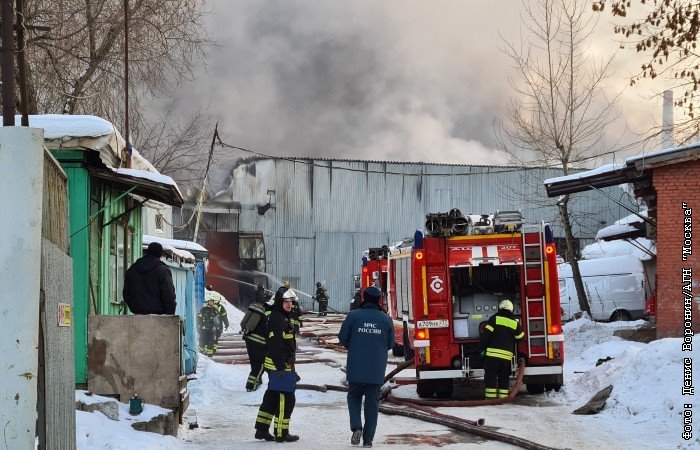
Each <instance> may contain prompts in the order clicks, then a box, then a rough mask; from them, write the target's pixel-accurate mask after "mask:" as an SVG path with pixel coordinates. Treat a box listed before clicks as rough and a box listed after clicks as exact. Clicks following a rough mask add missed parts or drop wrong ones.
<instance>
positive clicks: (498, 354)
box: [479, 300, 525, 399]
mask: <svg viewBox="0 0 700 450" xmlns="http://www.w3.org/2000/svg"><path fill="white" fill-rule="evenodd" d="M524 335H525V333H523V330H522V328H521V327H520V323H519V322H518V321H517V320H515V319H514V317H513V302H511V301H510V300H503V301H501V303H499V304H498V312H496V314H494V315H493V316H491V317H490V318H489V320H488V323H487V324H486V326H485V327H484V330H483V331H482V333H481V338H480V340H479V347H480V348H481V354H482V355H483V356H484V385H485V388H486V389H485V392H484V396H485V397H486V398H487V399H489V398H501V397H507V396H508V387H509V384H508V382H509V380H510V373H511V365H510V364H511V360H512V359H513V350H514V349H515V343H516V342H517V341H519V340H521V339H522V338H523V336H524Z"/></svg>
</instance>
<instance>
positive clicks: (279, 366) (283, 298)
mask: <svg viewBox="0 0 700 450" xmlns="http://www.w3.org/2000/svg"><path fill="white" fill-rule="evenodd" d="M295 298H296V292H294V290H292V289H289V288H287V287H285V286H282V287H280V288H279V289H278V290H277V293H276V294H275V300H274V303H273V306H272V312H271V313H270V317H269V318H268V322H267V333H268V334H267V356H266V357H265V362H264V363H263V367H264V368H265V370H266V371H268V377H271V376H277V375H279V373H278V372H282V371H294V362H295V354H296V339H295V337H294V328H293V327H292V324H291V322H290V320H289V319H290V317H289V316H290V313H291V311H292V302H293V301H294V299H295ZM298 380H299V378H298V377H297V381H298ZM295 403H296V397H295V396H294V392H283V391H277V390H272V389H270V385H269V384H268V388H267V390H266V391H265V395H264V396H263V400H262V404H261V405H260V409H259V410H258V416H257V418H256V419H255V439H261V440H265V441H277V442H294V441H298V440H299V436H297V435H293V434H289V421H290V418H291V416H292V412H293V411H294V404H295ZM270 425H273V428H274V432H275V434H274V435H272V434H270Z"/></svg>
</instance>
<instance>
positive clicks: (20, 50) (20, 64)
mask: <svg viewBox="0 0 700 450" xmlns="http://www.w3.org/2000/svg"><path fill="white" fill-rule="evenodd" d="M24 28H25V27H24V0H17V69H18V75H19V80H18V81H19V104H20V107H21V109H22V126H23V127H28V126H29V113H28V109H29V98H28V97H27V56H26V55H27V43H26V41H25V39H24Z"/></svg>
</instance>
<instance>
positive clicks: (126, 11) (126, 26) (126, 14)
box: [122, 0, 131, 169]
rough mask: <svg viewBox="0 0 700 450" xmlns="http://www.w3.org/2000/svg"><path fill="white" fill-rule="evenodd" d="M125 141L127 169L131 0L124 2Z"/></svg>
mask: <svg viewBox="0 0 700 450" xmlns="http://www.w3.org/2000/svg"><path fill="white" fill-rule="evenodd" d="M124 139H125V140H126V149H124V151H125V152H126V154H125V155H122V158H124V159H125V160H126V167H127V169H129V168H131V136H129V0H124Z"/></svg>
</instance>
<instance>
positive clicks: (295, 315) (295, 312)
mask: <svg viewBox="0 0 700 450" xmlns="http://www.w3.org/2000/svg"><path fill="white" fill-rule="evenodd" d="M302 314H304V312H303V311H302V310H301V307H300V306H299V301H298V300H294V301H293V302H292V310H291V311H290V312H289V321H290V322H291V323H292V328H294V334H296V335H297V336H299V335H300V333H299V329H300V328H301V327H303V326H304V324H303V322H302V321H301V315H302Z"/></svg>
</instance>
